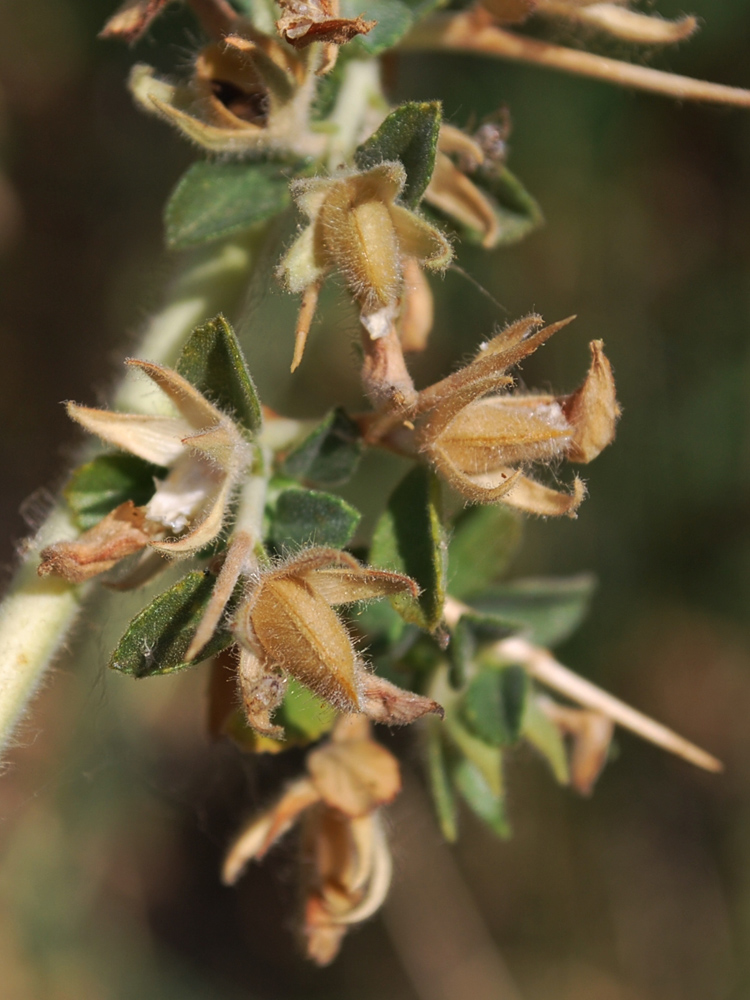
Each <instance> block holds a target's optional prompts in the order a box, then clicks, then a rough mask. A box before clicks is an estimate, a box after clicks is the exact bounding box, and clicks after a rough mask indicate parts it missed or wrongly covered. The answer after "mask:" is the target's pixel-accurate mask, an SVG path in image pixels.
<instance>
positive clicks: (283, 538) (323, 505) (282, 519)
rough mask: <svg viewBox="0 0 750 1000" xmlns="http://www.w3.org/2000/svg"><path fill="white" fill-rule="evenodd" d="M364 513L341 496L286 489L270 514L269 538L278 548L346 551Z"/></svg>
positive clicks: (314, 491) (315, 491)
mask: <svg viewBox="0 0 750 1000" xmlns="http://www.w3.org/2000/svg"><path fill="white" fill-rule="evenodd" d="M361 516H362V515H361V514H360V513H359V511H358V510H355V509H354V507H352V506H351V505H350V504H348V503H347V502H346V501H345V500H342V499H341V497H337V496H334V495H333V494H332V493H319V492H318V491H317V490H303V489H297V488H295V489H291V490H283V491H282V492H281V493H280V494H279V496H278V498H277V500H276V504H275V507H274V509H273V511H272V513H271V518H270V527H269V535H268V537H269V539H270V540H271V541H272V542H273V543H274V545H276V547H277V548H279V549H296V548H301V547H302V546H307V545H323V546H327V547H330V548H333V549H343V547H344V546H345V545H346V544H347V543H348V542H350V541H351V538H352V535H353V534H354V532H355V530H356V527H357V525H358V524H359V521H360V518H361Z"/></svg>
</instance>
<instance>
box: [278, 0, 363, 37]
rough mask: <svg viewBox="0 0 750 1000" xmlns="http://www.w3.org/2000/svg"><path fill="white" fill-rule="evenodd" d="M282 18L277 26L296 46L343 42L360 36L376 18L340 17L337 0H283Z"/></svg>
mask: <svg viewBox="0 0 750 1000" xmlns="http://www.w3.org/2000/svg"><path fill="white" fill-rule="evenodd" d="M279 6H280V7H281V10H282V14H281V18H280V19H279V20H278V21H277V22H276V29H277V31H278V32H279V34H280V35H281V37H282V38H283V39H284V40H285V41H287V42H289V44H290V45H293V46H294V47H295V48H296V49H303V48H305V47H306V46H308V45H311V44H312V43H313V42H325V43H326V44H330V45H335V46H339V45H344V44H346V42H350V41H351V40H352V38H356V36H357V35H366V34H367V32H368V31H372V29H373V28H374V27H375V25H376V24H377V21H365V19H364V18H363V17H361V16H360V17H341V16H340V12H339V6H340V5H339V2H338V0H280V2H279Z"/></svg>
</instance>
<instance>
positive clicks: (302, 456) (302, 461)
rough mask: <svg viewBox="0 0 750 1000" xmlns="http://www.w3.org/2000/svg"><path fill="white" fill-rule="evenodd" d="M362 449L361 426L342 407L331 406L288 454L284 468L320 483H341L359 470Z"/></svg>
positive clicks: (298, 475) (321, 484) (318, 484)
mask: <svg viewBox="0 0 750 1000" xmlns="http://www.w3.org/2000/svg"><path fill="white" fill-rule="evenodd" d="M362 450H363V446H362V438H361V435H360V432H359V427H358V426H357V425H356V424H355V423H354V421H353V420H351V419H350V418H349V417H348V416H347V415H346V413H344V411H343V410H341V409H336V410H332V411H331V412H330V413H329V414H328V415H327V417H326V418H325V420H323V421H322V423H320V424H319V425H318V426H317V427H316V428H315V430H314V431H313V432H312V434H310V435H309V436H308V437H306V438H305V440H304V441H303V442H302V443H301V444H299V445H297V447H296V448H295V449H294V450H293V451H291V452H290V453H289V454H288V455H287V456H286V458H285V459H284V461H283V463H282V467H281V471H282V472H283V473H284V474H285V475H287V476H292V477H294V478H295V479H305V480H307V481H308V482H311V483H315V484H316V485H317V486H341V485H343V484H344V483H346V482H348V481H349V480H350V479H351V477H352V476H353V475H354V473H355V472H356V470H357V466H358V465H359V460H360V458H361V457H362Z"/></svg>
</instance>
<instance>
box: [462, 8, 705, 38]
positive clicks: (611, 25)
mask: <svg viewBox="0 0 750 1000" xmlns="http://www.w3.org/2000/svg"><path fill="white" fill-rule="evenodd" d="M482 6H483V7H484V8H485V9H486V10H488V11H489V12H490V13H491V14H492V15H493V17H494V18H495V19H496V20H497V21H498V22H500V23H501V24H519V23H521V22H523V21H525V20H526V19H527V18H528V17H530V16H531V15H536V16H538V17H543V18H549V19H550V20H562V21H567V22H569V23H572V24H576V25H580V26H581V27H583V28H590V29H595V30H597V31H601V32H604V33H605V34H608V35H611V36H612V37H613V38H618V39H620V40H622V41H625V42H634V43H636V44H639V45H668V44H671V43H674V42H681V41H684V40H685V39H686V38H689V37H690V36H691V35H692V34H693V33H694V32H695V30H696V28H697V27H698V21H697V19H696V18H695V17H692V16H690V15H686V16H683V17H679V18H677V19H676V20H674V21H669V20H666V19H665V18H663V17H659V15H658V14H642V13H641V12H639V11H634V10H631V9H630V3H629V2H628V0H614V2H611V3H607V2H601V0H482Z"/></svg>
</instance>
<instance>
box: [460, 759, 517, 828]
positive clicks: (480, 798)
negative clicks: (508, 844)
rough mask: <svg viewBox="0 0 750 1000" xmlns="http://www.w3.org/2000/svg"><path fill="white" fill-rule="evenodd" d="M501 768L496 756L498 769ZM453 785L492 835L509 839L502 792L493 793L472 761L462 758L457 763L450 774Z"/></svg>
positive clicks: (508, 826)
mask: <svg viewBox="0 0 750 1000" xmlns="http://www.w3.org/2000/svg"><path fill="white" fill-rule="evenodd" d="M501 766H502V763H501V760H500V756H499V754H498V768H500V767H501ZM452 777H453V783H454V784H455V786H456V788H457V789H458V790H459V792H460V793H461V795H462V796H463V799H464V801H465V802H466V804H467V805H468V806H469V808H470V809H471V810H472V812H473V813H475V814H476V815H477V816H478V817H479V818H480V819H481V820H484V822H485V823H486V824H487V825H488V826H489V828H490V829H491V830H492V831H493V833H495V834H497V836H498V837H502V838H503V839H504V840H505V839H507V838H508V837H510V835H511V829H510V825H509V823H508V817H507V815H506V812H505V797H504V796H503V794H502V792H500V793H499V794H498V793H496V792H494V791H493V789H492V788H491V787H490V785H489V784H488V783H487V780H486V778H485V776H484V774H483V772H482V771H481V770H480V769H479V768H478V767H477V766H476V765H475V764H474V763H472V761H470V760H468V759H467V758H466V757H463V758H462V759H461V760H459V761H457V762H456V764H455V765H454V767H453V772H452Z"/></svg>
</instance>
